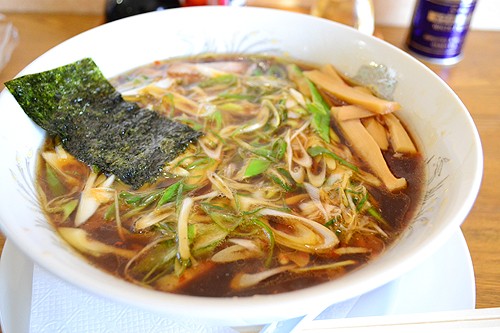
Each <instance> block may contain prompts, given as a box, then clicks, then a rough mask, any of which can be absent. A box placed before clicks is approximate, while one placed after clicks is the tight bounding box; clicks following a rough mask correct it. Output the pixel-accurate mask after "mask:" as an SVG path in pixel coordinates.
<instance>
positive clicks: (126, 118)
mask: <svg viewBox="0 0 500 333" xmlns="http://www.w3.org/2000/svg"><path fill="white" fill-rule="evenodd" d="M5 85H6V87H7V88H8V89H9V91H10V92H11V93H12V94H13V95H14V97H15V98H16V100H17V102H18V103H19V104H20V105H21V107H22V108H23V110H24V112H25V113H26V114H27V115H28V116H29V117H30V118H31V119H32V120H33V121H34V122H35V123H37V124H38V125H39V126H40V127H42V128H43V129H45V130H46V131H47V132H48V133H49V134H50V135H55V136H59V137H60V138H61V141H62V144H63V147H64V148H65V149H66V150H67V151H68V152H69V153H71V154H72V155H74V156H75V157H76V158H78V159H79V160H81V161H83V162H85V163H87V164H89V165H93V166H97V167H98V168H100V169H101V170H102V171H103V172H105V173H107V174H114V175H116V176H117V177H118V178H119V179H120V180H121V181H123V182H124V183H127V184H129V185H131V186H133V187H134V188H139V187H141V186H142V185H143V184H144V183H146V182H148V181H151V180H153V179H154V178H155V177H156V176H157V175H159V174H160V172H161V171H162V170H163V167H164V165H165V164H166V163H167V162H169V161H171V160H173V159H174V158H175V157H177V156H178V155H180V154H181V153H182V152H183V151H184V150H185V149H186V147H187V146H188V145H189V144H190V143H192V142H194V141H196V140H197V139H198V137H200V135H201V133H200V132H197V131H195V130H193V129H192V128H190V127H189V126H187V125H184V124H181V123H178V122H175V121H173V120H171V119H168V118H166V117H164V116H161V115H160V114H158V113H156V112H154V111H152V110H149V109H143V108H140V107H139V106H138V105H137V104H135V103H129V102H126V101H124V100H123V98H122V96H121V95H120V94H119V93H118V92H117V91H116V90H115V88H114V87H113V86H112V85H111V84H110V83H109V82H108V81H107V79H106V78H105V77H104V76H103V74H102V73H101V71H100V70H99V68H98V67H97V65H96V64H95V63H94V61H93V60H91V59H89V58H86V59H82V60H79V61H76V62H74V63H71V64H68V65H65V66H62V67H59V68H55V69H53V70H49V71H46V72H42V73H37V74H29V75H25V76H23V77H19V78H16V79H14V80H11V81H9V82H6V83H5Z"/></svg>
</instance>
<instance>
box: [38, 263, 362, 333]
mask: <svg viewBox="0 0 500 333" xmlns="http://www.w3.org/2000/svg"><path fill="white" fill-rule="evenodd" d="M32 287H33V290H32V300H31V318H30V333H81V332H85V333H86V332H89V333H128V332H130V333H156V332H162V333H163V332H173V333H184V332H197V333H198V332H199V333H205V332H206V333H235V332H237V331H236V330H235V329H233V328H231V327H223V326H211V325H209V324H204V323H202V324H200V323H199V322H196V320H193V321H190V322H187V321H178V320H175V319H174V318H170V317H168V316H165V315H159V314H155V313H151V312H147V311H143V310H141V309H138V308H133V307H130V306H127V305H123V304H119V303H116V302H114V301H111V300H108V299H104V298H101V297H98V296H95V295H92V294H90V293H87V292H86V291H84V290H81V289H78V288H76V287H74V286H72V285H70V284H69V283H67V282H65V281H62V280H60V279H59V278H57V277H55V276H54V275H52V274H50V273H49V272H47V271H45V270H44V269H42V268H40V267H38V266H37V265H35V267H34V269H33V285H32ZM355 303H356V299H352V300H349V301H346V302H343V303H340V304H336V305H332V306H330V307H329V308H328V309H326V310H325V311H324V312H323V313H322V314H321V315H320V316H319V317H318V318H320V317H321V318H322V319H325V318H343V317H345V316H346V315H347V314H348V313H349V311H350V310H351V308H352V307H353V306H354V304H355Z"/></svg>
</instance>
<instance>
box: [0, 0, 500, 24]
mask: <svg viewBox="0 0 500 333" xmlns="http://www.w3.org/2000/svg"><path fill="white" fill-rule="evenodd" d="M184 1H186V0H184ZM189 1H196V0H189ZM197 1H206V0H197ZM314 1H315V0H246V4H247V5H249V6H258V7H259V6H260V7H275V8H284V9H292V10H295V11H301V12H309V9H310V8H311V5H312V3H313V2H314ZM105 3H106V0H36V1H33V0H1V1H0V12H1V13H41V12H45V13H73V14H93V15H96V14H102V12H103V8H104V6H105ZM415 3H416V0H373V4H374V7H375V24H377V25H384V26H393V27H408V26H409V25H410V22H411V17H412V13H413V9H414V8H415ZM498 17H500V6H499V1H498V0H480V1H478V3H477V6H476V9H475V11H474V17H473V18H472V22H471V29H472V30H500V20H499V19H498Z"/></svg>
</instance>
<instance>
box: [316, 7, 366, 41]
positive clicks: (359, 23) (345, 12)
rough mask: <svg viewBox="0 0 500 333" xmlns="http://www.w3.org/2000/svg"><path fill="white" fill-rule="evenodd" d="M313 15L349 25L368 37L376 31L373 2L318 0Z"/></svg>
mask: <svg viewBox="0 0 500 333" xmlns="http://www.w3.org/2000/svg"><path fill="white" fill-rule="evenodd" d="M311 14H312V15H314V16H319V17H323V18H326V19H329V20H332V21H336V22H340V23H343V24H346V25H349V26H351V27H354V28H356V29H358V30H359V31H361V32H362V33H365V34H367V35H372V34H373V32H374V30H375V17H374V9H373V1H372V0H316V1H314V2H313V4H312V7H311Z"/></svg>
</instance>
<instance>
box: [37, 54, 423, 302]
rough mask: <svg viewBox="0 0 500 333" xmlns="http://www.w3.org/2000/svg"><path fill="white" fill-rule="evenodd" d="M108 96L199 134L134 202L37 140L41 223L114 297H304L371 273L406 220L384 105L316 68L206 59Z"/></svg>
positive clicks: (407, 140) (407, 190) (397, 154)
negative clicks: (126, 289) (106, 281)
mask: <svg viewBox="0 0 500 333" xmlns="http://www.w3.org/2000/svg"><path fill="white" fill-rule="evenodd" d="M110 83H111V84H112V85H113V86H114V87H115V88H116V89H117V91H119V92H120V93H121V95H122V97H123V98H124V99H125V100H126V101H128V102H133V103H137V104H138V105H139V106H140V107H141V108H147V109H150V110H153V111H155V112H156V113H158V114H160V115H161V116H162V117H168V118H170V119H172V120H175V121H176V122H180V123H182V124H185V125H188V126H189V127H190V128H192V129H193V130H195V131H198V132H200V133H201V135H200V136H199V137H198V138H196V139H195V140H192V141H191V143H190V144H189V145H188V146H187V148H186V149H185V150H184V151H183V152H182V153H181V154H180V155H178V156H176V157H175V158H174V159H173V160H171V161H170V162H168V163H166V165H164V167H162V168H161V172H159V175H158V176H156V177H155V178H154V179H152V180H149V181H148V182H145V183H144V184H141V185H140V186H137V185H134V186H132V185H128V184H127V183H126V182H124V181H122V180H121V179H120V178H119V177H117V176H116V175H113V174H109V173H105V172H101V171H100V169H99V168H96V167H95V166H89V165H87V164H86V163H83V162H81V161H79V160H78V159H77V158H75V157H73V156H72V155H71V154H69V153H68V152H67V150H66V149H64V148H63V145H62V144H61V139H60V138H59V137H57V136H48V137H47V139H46V141H45V144H44V146H43V149H42V150H41V152H40V158H39V168H38V173H37V179H38V185H39V192H40V198H41V202H42V205H43V208H44V211H45V213H46V215H47V216H48V218H49V220H50V222H51V223H52V224H53V225H54V226H55V228H56V229H57V230H58V232H59V234H60V235H61V237H62V238H63V239H64V240H66V241H67V242H68V243H69V244H70V245H71V246H72V247H74V248H75V249H76V250H77V251H79V252H80V253H81V254H82V255H83V256H85V257H86V258H87V259H88V260H89V261H90V262H91V263H92V264H93V265H95V266H97V267H99V268H100V269H103V270H105V271H107V272H109V273H111V274H113V275H116V276H118V277H120V278H123V279H125V280H127V281H130V282H132V283H135V284H138V285H141V286H145V287H147V288H153V289H156V290H160V291H165V292H172V293H179V294H188V295H198V296H211V297H229V296H249V295H255V294H274V293H282V292H287V291H291V290H297V289H300V288H306V287H308V286H312V285H316V284H319V283H323V282H326V281H329V280H332V279H336V278H338V277H341V276H343V275H345V274H346V273H347V272H349V271H352V270H354V269H356V268H358V267H360V266H361V265H364V264H366V263H367V262H369V261H370V260H373V259H374V258H376V257H377V256H378V255H380V254H381V253H382V252H383V251H384V250H385V249H386V248H387V247H388V246H389V245H390V244H391V243H392V242H394V241H395V240H396V239H397V238H398V235H400V234H401V232H402V230H403V229H404V228H405V227H407V226H408V224H409V222H410V220H411V218H412V216H413V215H414V212H415V210H416V209H417V208H418V204H419V202H420V199H421V195H422V191H423V188H422V187H423V185H422V184H423V183H424V181H423V178H424V172H423V158H422V156H421V153H420V152H419V151H418V150H417V146H416V144H415V140H414V139H412V138H411V136H410V134H409V132H408V130H407V128H406V126H405V125H403V124H402V123H401V122H400V120H399V118H398V116H397V111H398V110H399V109H400V105H399V104H398V103H397V102H395V101H388V100H384V99H383V98H380V97H377V95H376V94H375V93H373V92H372V91H370V90H369V89H368V88H366V87H363V86H358V85H356V84H354V83H353V82H352V80H349V79H348V78H347V77H345V76H344V75H342V74H339V72H338V71H336V69H335V68H334V67H332V66H331V65H325V66H310V65H304V64H302V63H292V62H291V61H289V60H283V59H280V58H273V57H264V56H258V55H255V56H244V57H243V56H232V55H217V56H215V55H207V56H203V57H196V58H183V59H173V60H172V59H171V60H167V61H158V62H154V63H152V64H149V65H146V66H143V67H140V68H137V69H134V70H132V71H130V72H127V73H125V74H123V75H120V76H118V77H115V78H113V79H111V80H110ZM151 135H153V134H151ZM113 140H120V138H119V137H117V138H114V139H113ZM146 162H147V161H146Z"/></svg>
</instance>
